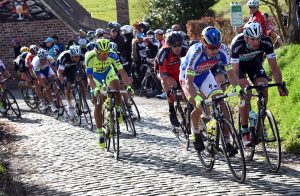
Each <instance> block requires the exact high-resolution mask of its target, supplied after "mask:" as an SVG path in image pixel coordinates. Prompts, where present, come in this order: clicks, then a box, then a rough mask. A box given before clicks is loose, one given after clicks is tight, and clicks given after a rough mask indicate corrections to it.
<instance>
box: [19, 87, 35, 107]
mask: <svg viewBox="0 0 300 196" xmlns="http://www.w3.org/2000/svg"><path fill="white" fill-rule="evenodd" d="M21 95H22V97H23V99H24V102H25V103H26V105H28V107H29V108H31V109H36V108H37V107H38V98H37V95H36V93H35V90H34V88H32V87H27V86H26V85H21Z"/></svg>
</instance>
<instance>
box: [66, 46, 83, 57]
mask: <svg viewBox="0 0 300 196" xmlns="http://www.w3.org/2000/svg"><path fill="white" fill-rule="evenodd" d="M69 51H70V55H71V56H80V55H81V49H80V46H76V45H72V46H70V49H69Z"/></svg>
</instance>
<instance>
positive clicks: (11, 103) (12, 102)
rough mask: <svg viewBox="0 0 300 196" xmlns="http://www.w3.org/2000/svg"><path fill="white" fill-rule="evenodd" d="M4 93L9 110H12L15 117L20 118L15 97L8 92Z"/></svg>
mask: <svg viewBox="0 0 300 196" xmlns="http://www.w3.org/2000/svg"><path fill="white" fill-rule="evenodd" d="M5 91H6V93H5V94H6V100H7V103H8V105H9V109H11V110H12V112H13V113H14V114H15V115H16V116H17V117H20V116H21V111H20V108H19V105H18V102H17V101H16V99H15V96H14V95H13V94H12V93H11V92H10V91H9V90H7V89H6V90H5Z"/></svg>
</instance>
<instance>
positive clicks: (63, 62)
mask: <svg viewBox="0 0 300 196" xmlns="http://www.w3.org/2000/svg"><path fill="white" fill-rule="evenodd" d="M83 61H84V57H83V56H82V55H80V61H79V62H78V63H76V62H73V61H72V59H71V54H70V51H69V50H66V51H64V52H62V53H61V54H60V55H59V56H58V58H57V63H58V65H59V67H58V68H59V69H61V70H65V68H68V67H72V66H76V65H78V64H82V62H83Z"/></svg>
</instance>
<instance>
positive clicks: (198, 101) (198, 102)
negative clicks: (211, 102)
mask: <svg viewBox="0 0 300 196" xmlns="http://www.w3.org/2000/svg"><path fill="white" fill-rule="evenodd" d="M201 101H202V97H201V96H200V95H197V96H196V97H195V102H196V108H200V106H201Z"/></svg>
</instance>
